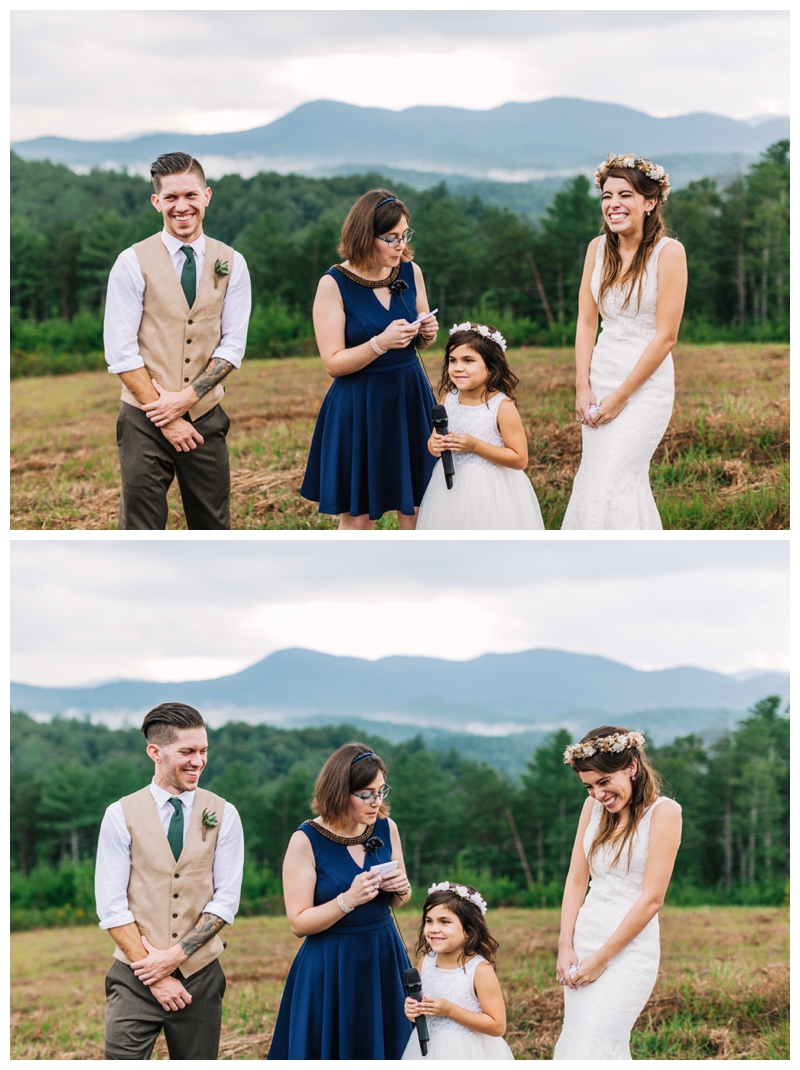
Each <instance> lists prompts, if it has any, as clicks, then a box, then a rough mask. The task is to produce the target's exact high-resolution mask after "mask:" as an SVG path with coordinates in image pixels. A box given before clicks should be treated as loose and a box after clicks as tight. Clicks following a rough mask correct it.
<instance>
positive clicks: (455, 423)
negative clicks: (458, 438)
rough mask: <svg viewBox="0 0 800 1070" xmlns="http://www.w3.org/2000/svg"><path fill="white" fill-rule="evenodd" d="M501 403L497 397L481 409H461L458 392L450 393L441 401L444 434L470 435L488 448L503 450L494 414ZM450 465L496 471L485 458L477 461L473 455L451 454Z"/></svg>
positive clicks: (473, 406) (464, 406) (472, 406)
mask: <svg viewBox="0 0 800 1070" xmlns="http://www.w3.org/2000/svg"><path fill="white" fill-rule="evenodd" d="M505 400H506V395H505V394H499V393H498V394H495V396H494V397H493V398H491V399H490V400H489V401H488V402H486V403H485V404H483V405H462V404H461V402H460V401H459V399H458V391H457V390H451V391H450V393H449V394H448V395H447V397H446V398H445V399H444V407H445V409H447V425H448V430H450V431H452V432H453V433H454V434H456V435H474V437H475V438H479V439H480V440H481V441H482V442H488V443H489V445H490V446H505V442H503V436H502V435H501V434H500V432H499V430H498V428H497V410H498V409H499V408H500V404H501V402H503V401H505ZM453 462H454V463H455V466H456V468H458V467H460V466H466V467H470V468H472V467H476V466H479V465H489V467H490V468H494V467H496V466H495V465H494V464H492V462H491V461H487V459H486V458H485V457H479V456H478V455H477V453H454V454H453Z"/></svg>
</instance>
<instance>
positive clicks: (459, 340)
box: [439, 323, 519, 405]
mask: <svg viewBox="0 0 800 1070" xmlns="http://www.w3.org/2000/svg"><path fill="white" fill-rule="evenodd" d="M485 326H486V327H488V328H489V330H490V331H491V332H492V333H495V332H496V330H497V328H496V327H493V326H492V325H491V324H490V323H487V324H485ZM459 346H469V348H470V349H472V350H474V352H476V353H477V354H478V355H479V356H480V357H481V359H482V360H483V363H484V364H485V365H486V370H487V372H488V373H489V378H488V379H487V380H486V386H485V387H484V391H483V396H484V398H487V399H488V398H489V396H490V394H494V393H496V392H497V391H500V392H501V393H503V394H505V395H506V397H507V398H510V399H511V401H513V402H514V404H515V405H516V403H517V402H516V398H515V397H514V391H515V390H516V389H517V386H518V385H519V379H518V378H517V376H516V375H514V373H513V372H512V370H511V369H510V368H509V366H508V361H507V360H506V355H505V353H504V351H503V347H502V346H501V345H499V344H498V343H497V342H494V341H492V339H491V338H486V337H485V336H484V335H482V334H481V333H480V332H479V331H455V333H454V334H451V335H450V337H449V338H448V339H447V345H446V346H445V348H444V363H443V364H442V377H441V379H440V380H439V395H440V396H442V397H443V396H444V395H445V394H449V393H450V391H451V390H455V389H456V387H455V383H454V382H453V380H452V379H451V378H450V371H449V366H450V354H451V353H452V352H453V350H454V349H458V347H459Z"/></svg>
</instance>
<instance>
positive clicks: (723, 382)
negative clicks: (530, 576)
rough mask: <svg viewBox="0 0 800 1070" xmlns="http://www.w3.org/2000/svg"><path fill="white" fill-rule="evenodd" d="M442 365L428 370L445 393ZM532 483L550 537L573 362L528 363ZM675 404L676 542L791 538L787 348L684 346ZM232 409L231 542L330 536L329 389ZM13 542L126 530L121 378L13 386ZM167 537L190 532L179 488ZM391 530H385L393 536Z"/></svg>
mask: <svg viewBox="0 0 800 1070" xmlns="http://www.w3.org/2000/svg"><path fill="white" fill-rule="evenodd" d="M440 360H441V355H440V354H436V353H432V354H430V355H428V356H427V357H426V363H427V367H428V370H429V374H430V377H431V379H432V380H433V381H434V382H436V381H437V380H438V374H437V370H438V365H439V362H440ZM510 362H511V365H512V367H513V368H514V370H515V371H516V372H517V374H518V375H519V377H520V380H521V382H520V387H519V403H520V411H521V413H522V417H523V422H524V424H525V427H526V430H527V433H528V438H529V443H530V447H529V452H530V464H529V466H528V473H529V475H530V477H531V480H532V482H533V485H534V487H535V488H536V493H537V495H538V497H539V501H540V504H541V506H542V513H543V515H544V519H545V526H546V527H547V528H549V529H556V528H559V527H560V525H561V519H562V517H563V515H564V510H565V509H566V505H567V501H568V498H569V491H570V487H571V485H572V480H573V478H574V475H575V472H576V471H577V467H578V463H579V460H580V431H579V429H578V427H577V425H576V423H575V420H574V418H573V413H572V401H573V392H572V382H573V364H572V354H571V351H569V350H566V349H557V350H556V349H554V350H545V349H518V350H516V351H513V352H512V353H511V354H510ZM675 363H676V368H677V384H678V386H677V400H676V406H675V413H674V415H673V419H672V422H671V423H670V426H669V428H668V430H667V433H666V435H665V436H664V440H663V442H662V444H661V445H660V446H659V449H658V451H657V453H656V456H655V458H654V460H653V465H652V468H651V472H652V482H653V488H654V493H655V495H656V500H657V502H658V505H659V509H660V511H661V514H662V517H663V520H664V526H665V527H667V528H708V529H717V530H720V529H753V528H770V529H782V528H786V527H788V523H789V519H788V450H789V411H788V381H789V347H788V346H785V345H770V346H764V345H745V344H742V345H719V346H680V347H678V348H677V350H676V353H675ZM230 381H231V383H232V386H231V389H230V391H229V394H228V398H227V401H226V409H227V410H228V412H229V414H230V416H231V421H232V430H231V435H230V438H229V442H230V449H231V463H232V471H233V491H232V515H233V526H234V527H235V528H240V529H241V528H249V529H266V528H282V529H287V528H293V529H297V528H331V527H334V526H335V521H334V520H332V519H331V518H328V517H321V516H320V515H319V514H318V513H317V511H316V506H315V505H314V504H312V503H311V502H306V501H305V500H304V499H303V498H301V497H300V496H299V494H298V493H297V492H298V488H299V486H300V483H301V481H302V476H303V470H304V467H305V461H306V456H307V453H308V446H309V443H310V440H311V433H312V431H313V428H314V422H315V419H316V414H317V411H318V409H319V405H320V403H321V401H322V398H323V397H324V396H325V392H326V391H327V389H328V386H329V383H330V380H329V379H328V378H327V376H326V374H325V372H324V371H323V369H322V366H321V363H320V362H319V361H318V360H315V359H308V358H293V359H287V360H280V361H253V360H251V361H246V362H245V364H244V365H243V367H242V370H241V371H240V372H238V373H235V375H234V376H233V377H232V378H231V380H230ZM11 390H12V427H13V440H12V509H11V512H12V521H11V525H12V528H17V529H36V530H42V529H65V528H85V529H109V528H114V527H116V516H117V507H118V485H119V472H118V466H117V457H116V446H115V437H114V435H115V432H114V428H115V421H116V416H117V412H118V410H119V403H118V384H117V381H116V377H114V376H110V375H107V374H105V373H103V372H79V373H77V374H74V375H70V376H60V377H59V376H53V377H46V378H41V379H17V380H14V381H13V382H12V385H11ZM170 503H171V505H170V519H169V525H168V526H169V527H170V528H181V527H185V523H184V519H183V511H182V509H181V505H180V500H179V497H178V495H177V490H176V488H174V487H173V491H172V492H171V496H170ZM395 524H396V521H395V519H394V517H386V518H384V520H383V521H381V522H380V525H379V526H380V527H394V526H395Z"/></svg>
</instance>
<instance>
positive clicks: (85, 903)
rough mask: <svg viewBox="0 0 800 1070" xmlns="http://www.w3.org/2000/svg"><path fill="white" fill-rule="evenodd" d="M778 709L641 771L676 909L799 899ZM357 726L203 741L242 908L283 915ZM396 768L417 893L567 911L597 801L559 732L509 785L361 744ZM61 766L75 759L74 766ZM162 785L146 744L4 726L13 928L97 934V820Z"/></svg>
mask: <svg viewBox="0 0 800 1070" xmlns="http://www.w3.org/2000/svg"><path fill="white" fill-rule="evenodd" d="M780 704H781V700H780V699H779V698H777V697H774V696H773V697H770V698H766V699H764V700H763V701H761V702H759V703H757V704H756V706H755V707H754V708H753V709H752V710H751V711H750V713H749V715H748V716H747V717H746V718H744V719H743V720H742V721H740V722H739V723H738V724H737V725H736V727H735V728H734V729H733V730H731V731H728V732H726V733H725V734H724V735H722V736H721V737H719V738H718V739H716V740H715V741H713V742H712V743H706V742H704V740H703V739H702V738H701V737H700V736H697V735H688V736H684V737H682V738H679V739H676V740H675V741H674V742H672V743H670V744H668V745H666V746H661V747H653V746H648V754H649V756H650V757H651V760H652V761H653V763H654V764H655V766H656V768H657V769H658V770H659V771H660V773H661V774H662V776H663V777H664V780H665V792H666V794H668V795H670V796H672V797H674V798H676V799H677V800H678V801H679V802H680V803H681V806H682V807H683V819H684V832H683V842H682V845H681V849H680V851H679V854H678V860H677V864H676V868H675V874H674V878H673V882H672V886H671V890H670V899H671V901H672V902H676V903H686V904H693V903H700V902H720V903H723V902H724V903H781V902H783V901H784V899H785V895H786V891H787V888H788V884H787V882H788V872H789V871H788V863H789V718H788V709H787V710H784V711H783V712H782V711H781V710H780ZM354 735H355V733H354V730H353V729H352V728H350V727H348V726H347V725H340V726H335V727H325V728H318V729H300V730H285V729H277V728H272V727H270V726H267V725H248V724H238V723H231V724H227V725H224V726H223V727H221V728H218V729H210V730H209V761H208V766H207V768H206V771H205V773H204V776H203V785H204V786H205V787H209V788H211V789H212V790H213V791H215V792H216V793H218V794H220V795H222V796H223V797H225V798H226V799H229V800H230V801H231V802H232V803H233V804H234V805H235V806H236V807H237V809H238V810H239V812H240V814H241V816H242V822H243V825H244V831H245V841H246V851H247V865H246V873H245V882H244V891H243V909H244V910H245V911H247V912H251V913H259V912H272V911H280V910H281V909H282V901H281V897H280V877H279V874H280V869H281V864H282V860H283V854H284V851H285V849H286V845H287V843H288V840H289V837H290V836H291V834H292V832H293V830H294V829H295V828H296V827H297V825H298V824H300V822H302V821H303V820H305V819H306V818H307V817H309V816H310V813H309V801H310V798H311V794H312V791H313V785H314V780H315V778H316V775H317V773H318V772H319V769H320V768H321V766H322V764H323V762H324V761H325V759H326V758H327V757H328V755H329V754H330V753H331V752H332V751H333V750H335V749H336V748H337V747H338V746H341V744H343V743H345V742H347V741H349V740H352V739H353V738H354ZM363 742H365V743H367V744H368V745H369V746H370V747H371V748H372V749H374V750H376V751H377V752H378V753H379V754H381V756H382V757H383V758H384V760H385V761H386V762H387V765H388V768H389V778H388V779H389V783H390V784H391V785H392V794H391V797H390V801H391V811H392V817H393V818H394V819H395V820H396V821H397V823H398V826H399V828H400V832H401V836H402V840H403V846H404V852H405V858H406V866H407V869H408V873H409V876H410V877H411V881H412V884H413V885H414V887H415V888H416V889H417V893H419V891H420V890H421V889H424V887H427V886H428V884H430V883H431V881H434V880H436V881H439V880H443V879H445V878H448V879H456V878H457V879H459V880H463V881H471V882H472V883H476V884H478V886H479V887H480V888H481V891H482V892H483V894H484V895H485V896H486V898H487V899H488V900H489V901H490V902H492V903H493V904H494V905H499V904H501V903H512V904H518V905H528V906H537V907H538V906H557V905H558V904H559V902H560V897H561V892H562V891H563V884H564V878H565V876H566V873H567V869H568V866H569V858H570V853H571V850H572V844H573V839H574V836H575V829H576V826H577V821H578V815H579V813H580V809H581V806H582V804H583V800H584V798H585V795H586V792H585V789H584V788H583V786H582V785H581V784H580V782H579V781H578V779H577V777H576V776H575V775H574V773H573V772H572V770H571V768H570V767H569V766H567V765H565V764H564V762H563V753H564V748H565V747H566V746H567V744H569V743H571V742H573V740H572V738H571V736H570V734H569V733H568V732H567V731H565V730H560V731H557V732H555V733H553V734H552V735H551V736H549V737H548V738H547V739H546V740H545V741H544V742H543V743H542V745H540V746H539V747H537V748H536V749H535V750H534V752H533V754H532V755H531V757H530V759H529V761H528V762H527V764H526V767H525V771H524V772H523V773H522V775H521V776H520V777H519V778H518V779H517V780H512V779H511V778H509V777H508V776H507V775H506V774H504V773H503V772H502V771H498V770H497V769H494V768H492V767H491V766H489V765H487V764H485V763H478V762H474V761H465V760H464V759H463V758H462V757H461V756H460V755H459V754H458V753H457V752H456V751H455V750H449V751H444V750H432V749H428V748H426V746H425V745H424V743H423V741H422V739H421V738H420V737H416V738H414V739H411V740H408V741H406V742H404V743H401V744H392V743H389V742H388V741H386V740H383V739H380V738H379V737H377V736H376V737H369V738H366V739H364V740H363ZM65 755H67V756H68V757H65ZM151 776H152V762H151V761H150V759H149V758H148V757H147V756H146V754H145V753H144V741H143V738H142V736H141V734H140V733H139V732H138V730H136V729H133V728H131V729H121V730H111V729H109V728H106V727H104V726H102V725H92V724H91V723H89V722H88V720H87V721H83V722H82V721H77V720H69V719H62V718H55V719H54V720H52V721H51V722H49V723H47V724H39V723H37V722H36V721H34V720H33V719H32V718H30V717H28V716H27V715H26V714H24V713H21V712H16V713H12V715H11V808H10V812H11V814H12V815H13V816H12V822H11V825H12V827H11V859H12V877H11V898H12V920H13V921H14V924H15V925H16V927H26V926H27V925H33V924H56V923H61V922H69V921H82V920H84V921H87V922H91V921H94V907H93V898H92V874H93V859H94V855H95V850H96V844H97V835H98V831H99V827H100V822H101V820H102V816H103V812H104V810H105V808H106V806H108V805H109V804H110V803H112V802H113V801H115V800H116V799H119V798H120V797H121V796H123V795H125V794H128V793H130V792H133V791H136V790H138V789H139V788H140V787H142V786H143V785H144V784H146V783H148V782H149V780H150V778H151Z"/></svg>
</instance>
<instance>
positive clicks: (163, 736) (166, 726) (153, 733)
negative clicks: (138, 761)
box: [142, 702, 206, 747]
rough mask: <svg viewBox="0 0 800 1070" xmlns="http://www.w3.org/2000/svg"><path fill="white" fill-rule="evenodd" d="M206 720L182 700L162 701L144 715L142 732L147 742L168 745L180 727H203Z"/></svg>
mask: <svg viewBox="0 0 800 1070" xmlns="http://www.w3.org/2000/svg"><path fill="white" fill-rule="evenodd" d="M205 726H206V722H205V721H204V720H203V718H202V717H201V715H200V714H199V713H198V712H197V710H196V709H195V708H194V706H187V705H185V703H183V702H162V704H161V705H160V706H156V707H155V709H152V710H150V712H149V713H148V714H147V716H146V717H145V719H144V721H143V722H142V732H143V733H144V738H145V739H146V740H147V742H148V743H155V744H156V746H157V747H166V746H168V745H169V744H170V743H171V742H172V741H173V739H175V736H176V735H177V733H178V732H179V731H180V729H181V728H205Z"/></svg>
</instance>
